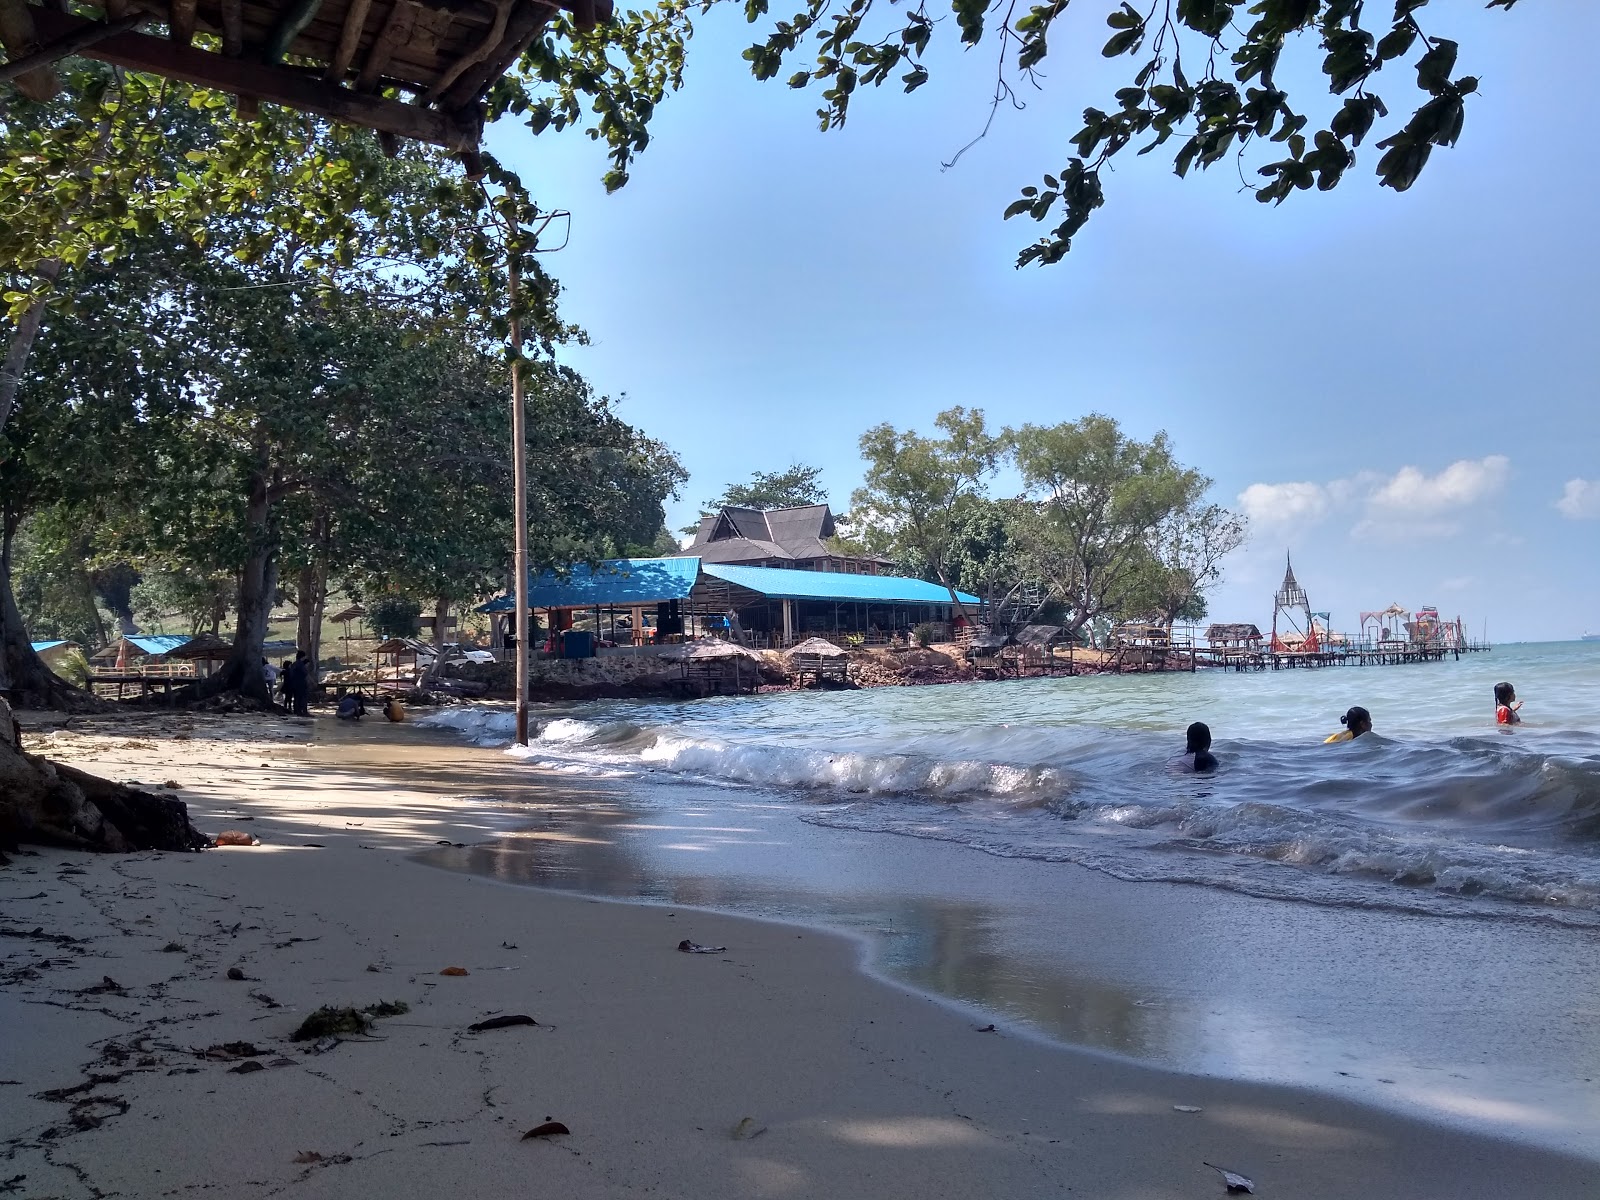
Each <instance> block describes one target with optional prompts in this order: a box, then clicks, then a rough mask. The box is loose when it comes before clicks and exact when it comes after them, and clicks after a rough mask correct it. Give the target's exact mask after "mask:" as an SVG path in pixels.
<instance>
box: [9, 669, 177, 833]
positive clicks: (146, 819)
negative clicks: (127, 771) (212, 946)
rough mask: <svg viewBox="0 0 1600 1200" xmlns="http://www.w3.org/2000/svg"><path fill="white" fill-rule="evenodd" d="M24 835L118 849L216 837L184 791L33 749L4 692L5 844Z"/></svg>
mask: <svg viewBox="0 0 1600 1200" xmlns="http://www.w3.org/2000/svg"><path fill="white" fill-rule="evenodd" d="M18 842H35V843H39V844H42V845H50V846H69V847H72V848H75V849H81V850H112V851H128V850H199V849H201V848H202V847H204V846H206V845H208V844H209V843H208V842H207V840H206V838H205V836H204V835H203V834H201V833H200V832H199V831H198V830H197V829H195V827H194V826H193V825H191V824H190V823H189V811H188V809H187V808H186V807H185V806H184V803H183V801H182V800H179V799H178V798H177V797H176V796H165V795H161V794H159V793H156V792H146V791H141V790H139V789H138V788H131V787H126V786H124V785H123V784H120V783H112V782H111V781H110V780H107V779H101V778H100V777H99V776H96V775H90V774H87V773H86V772H83V771H79V770H77V769H75V768H73V767H66V766H61V765H59V764H57V763H51V762H46V761H45V760H44V759H42V758H37V757H35V756H34V755H32V754H25V753H24V752H23V750H22V744H21V737H20V736H19V733H18V730H17V725H16V723H15V720H14V719H13V717H12V715H11V708H10V706H9V705H8V704H7V703H6V702H5V700H4V699H0V846H15V845H16V844H17V843H18Z"/></svg>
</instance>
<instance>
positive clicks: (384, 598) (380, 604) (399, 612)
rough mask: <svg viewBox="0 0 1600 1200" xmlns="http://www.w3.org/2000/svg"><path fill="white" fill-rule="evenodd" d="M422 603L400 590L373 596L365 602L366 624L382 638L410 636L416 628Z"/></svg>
mask: <svg viewBox="0 0 1600 1200" xmlns="http://www.w3.org/2000/svg"><path fill="white" fill-rule="evenodd" d="M421 615H422V605H420V604H418V603H417V602H416V600H414V599H413V598H412V597H410V596H407V595H404V594H402V593H400V592H385V593H384V594H383V595H381V596H374V597H373V598H372V600H371V601H370V602H369V603H368V604H367V617H366V620H367V624H368V625H370V626H372V631H373V632H374V633H376V634H377V635H378V636H379V637H382V638H394V637H410V636H411V634H412V633H413V632H414V631H415V630H416V628H417V618H418V617H420V616H421Z"/></svg>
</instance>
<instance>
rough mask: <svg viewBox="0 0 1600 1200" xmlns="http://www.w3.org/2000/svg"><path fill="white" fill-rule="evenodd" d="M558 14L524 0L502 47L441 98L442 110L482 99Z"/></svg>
mask: <svg viewBox="0 0 1600 1200" xmlns="http://www.w3.org/2000/svg"><path fill="white" fill-rule="evenodd" d="M554 12H555V9H554V7H552V6H551V5H548V4H541V3H538V2H537V0H520V3H518V4H517V6H516V7H515V8H514V9H512V11H511V16H510V18H509V20H507V22H506V32H505V36H504V37H503V38H501V39H500V45H499V46H497V47H496V48H495V49H494V50H493V51H492V52H491V53H490V55H489V56H488V57H487V58H485V59H484V60H483V61H482V62H480V63H478V64H477V65H475V66H474V67H472V68H471V69H470V70H468V71H466V72H465V73H464V74H463V75H462V76H461V78H460V79H458V80H456V82H455V84H454V85H453V86H452V87H451V88H450V89H449V90H448V91H446V92H445V93H444V95H443V96H442V97H441V98H440V100H439V107H440V108H443V109H445V110H447V111H453V110H455V109H458V108H465V107H466V106H467V105H469V104H472V103H475V102H476V101H477V100H479V99H480V98H481V97H482V96H483V94H484V93H485V92H487V91H488V90H489V88H490V86H491V85H492V84H493V83H494V81H495V80H496V79H499V78H500V76H502V75H504V74H505V73H506V71H507V70H509V69H510V67H511V64H512V63H514V62H516V61H517V59H519V58H521V57H522V53H523V51H524V50H526V49H527V48H528V47H529V46H530V45H532V44H533V39H534V38H536V37H538V36H539V31H540V30H541V29H543V28H544V26H545V22H546V21H548V20H549V19H550V16H551V14H552V13H554Z"/></svg>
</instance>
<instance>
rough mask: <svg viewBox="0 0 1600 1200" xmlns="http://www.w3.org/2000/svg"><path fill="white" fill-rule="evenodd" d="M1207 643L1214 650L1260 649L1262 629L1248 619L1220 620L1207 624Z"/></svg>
mask: <svg viewBox="0 0 1600 1200" xmlns="http://www.w3.org/2000/svg"><path fill="white" fill-rule="evenodd" d="M1206 644H1207V645H1209V646H1210V647H1211V649H1213V650H1259V649H1261V630H1259V629H1257V628H1256V627H1255V626H1254V625H1252V624H1250V623H1249V622H1247V621H1232V622H1229V621H1219V622H1214V623H1212V624H1210V625H1207V626H1206Z"/></svg>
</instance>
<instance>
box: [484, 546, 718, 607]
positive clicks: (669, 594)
mask: <svg viewBox="0 0 1600 1200" xmlns="http://www.w3.org/2000/svg"><path fill="white" fill-rule="evenodd" d="M699 575H700V560H699V559H698V558H693V557H690V558H608V559H606V560H605V561H604V562H602V563H600V564H599V565H597V566H596V567H594V568H593V569H590V568H589V567H588V566H587V565H586V564H583V563H579V564H578V565H577V566H575V567H573V568H572V571H571V573H570V574H569V575H568V577H567V578H566V579H562V578H560V577H559V576H557V575H556V573H555V572H554V571H545V572H543V573H541V574H539V575H530V576H529V579H528V606H529V607H530V608H593V607H595V606H597V605H598V606H599V607H601V608H605V607H609V606H612V605H615V606H617V607H619V608H620V607H626V606H630V605H634V604H659V603H660V602H661V601H663V600H687V599H688V598H689V592H690V591H691V590H692V589H693V588H694V581H695V580H696V579H697V578H698V577H699ZM516 606H517V602H516V598H515V597H513V596H511V595H510V594H507V595H504V596H498V597H496V598H495V599H493V600H491V601H489V603H487V604H485V605H482V606H481V607H480V608H479V609H478V611H479V612H513V611H515V609H516Z"/></svg>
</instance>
